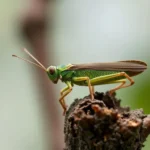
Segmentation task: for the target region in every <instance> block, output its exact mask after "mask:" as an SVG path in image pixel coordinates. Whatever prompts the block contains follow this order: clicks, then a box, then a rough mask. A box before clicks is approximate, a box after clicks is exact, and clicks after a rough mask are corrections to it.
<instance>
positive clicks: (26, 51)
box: [23, 48, 46, 71]
mask: <svg viewBox="0 0 150 150" xmlns="http://www.w3.org/2000/svg"><path fill="white" fill-rule="evenodd" d="M23 50H24V52H25V53H27V54H28V55H29V56H30V57H31V58H32V59H33V60H35V61H36V62H37V63H38V64H39V65H40V66H41V67H42V68H43V69H44V70H45V71H46V68H45V67H44V66H43V65H42V64H41V63H40V62H39V61H38V60H37V59H36V58H35V57H34V56H33V55H32V54H31V53H30V52H29V51H28V50H27V49H26V48H24V49H23Z"/></svg>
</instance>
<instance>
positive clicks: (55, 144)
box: [20, 0, 63, 150]
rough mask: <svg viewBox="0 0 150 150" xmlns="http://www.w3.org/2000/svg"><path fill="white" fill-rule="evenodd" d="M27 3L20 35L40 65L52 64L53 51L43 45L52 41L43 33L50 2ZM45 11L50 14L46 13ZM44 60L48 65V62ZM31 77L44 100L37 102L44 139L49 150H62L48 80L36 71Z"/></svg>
mask: <svg viewBox="0 0 150 150" xmlns="http://www.w3.org/2000/svg"><path fill="white" fill-rule="evenodd" d="M29 2H30V5H29V8H26V9H25V11H24V12H23V16H22V18H21V20H20V22H21V31H22V35H23V36H24V37H25V38H26V40H27V41H28V42H29V44H30V45H31V47H32V48H33V51H34V55H35V56H36V57H37V58H38V59H39V60H40V61H41V62H42V63H43V64H49V63H50V64H52V58H53V56H52V54H53V52H52V51H53V48H52V45H51V47H50V50H48V44H47V42H52V41H51V40H48V39H47V32H48V31H47V29H48V27H51V24H52V23H53V9H54V1H50V0H49V1H48V0H30V1H29ZM48 6H50V7H48ZM48 8H50V9H51V10H50V11H49V10H48ZM48 12H49V13H48ZM48 52H50V53H51V55H50V56H51V58H48V57H47V56H48ZM48 60H51V61H50V62H49V61H48ZM34 75H35V78H37V80H36V81H37V82H38V84H39V86H38V88H39V91H40V92H41V94H42V95H43V97H44V99H41V101H40V102H41V103H42V105H43V111H44V113H45V114H46V125H47V131H46V133H47V135H48V138H47V139H48V143H50V145H49V149H51V144H52V149H53V150H58V149H62V147H63V142H62V141H63V136H62V128H63V127H62V126H63V125H62V123H61V121H60V119H59V118H60V117H59V115H60V113H58V106H57V105H56V103H58V102H57V101H56V98H55V97H54V91H53V89H52V87H51V84H49V79H48V77H47V76H45V74H44V73H43V72H42V71H41V70H40V69H37V74H34ZM38 84H37V85H38ZM58 114H59V115H58ZM50 125H51V126H50ZM50 137H51V138H50ZM50 139H52V141H50Z"/></svg>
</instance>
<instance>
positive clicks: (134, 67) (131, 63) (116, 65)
mask: <svg viewBox="0 0 150 150" xmlns="http://www.w3.org/2000/svg"><path fill="white" fill-rule="evenodd" d="M85 69H90V70H109V71H113V70H115V71H129V72H143V71H144V70H145V69H147V64H146V63H144V62H142V61H137V60H126V61H118V62H109V63H87V64H72V66H71V67H70V68H68V69H67V70H85Z"/></svg>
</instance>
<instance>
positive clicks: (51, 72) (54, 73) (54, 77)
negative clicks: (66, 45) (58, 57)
mask: <svg viewBox="0 0 150 150" xmlns="http://www.w3.org/2000/svg"><path fill="white" fill-rule="evenodd" d="M46 72H47V74H48V76H49V78H50V79H51V81H52V82H53V83H55V84H56V83H57V82H58V80H59V72H58V70H57V68H56V66H49V67H48V68H47V69H46Z"/></svg>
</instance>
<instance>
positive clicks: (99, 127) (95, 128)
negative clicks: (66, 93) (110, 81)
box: [64, 92, 150, 150]
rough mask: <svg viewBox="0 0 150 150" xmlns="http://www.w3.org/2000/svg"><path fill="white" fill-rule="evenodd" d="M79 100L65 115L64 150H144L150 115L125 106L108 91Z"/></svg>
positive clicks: (149, 126) (149, 128)
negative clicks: (92, 97) (92, 98)
mask: <svg viewBox="0 0 150 150" xmlns="http://www.w3.org/2000/svg"><path fill="white" fill-rule="evenodd" d="M94 97H95V99H94V100H91V99H90V96H86V97H84V98H83V99H76V100H75V101H74V102H73V103H72V105H71V106H70V108H69V110H68V111H67V113H66V117H65V127H64V133H65V148H64V150H141V149H142V147H143V146H144V145H143V143H144V141H145V140H146V138H147V136H148V135H149V133H150V115H145V114H143V110H142V109H137V110H130V108H129V107H121V106H120V102H121V101H120V100H118V99H117V98H116V96H115V94H114V95H112V96H110V95H109V94H108V92H106V93H98V92H96V93H95V95H94Z"/></svg>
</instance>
